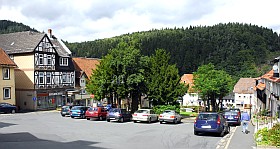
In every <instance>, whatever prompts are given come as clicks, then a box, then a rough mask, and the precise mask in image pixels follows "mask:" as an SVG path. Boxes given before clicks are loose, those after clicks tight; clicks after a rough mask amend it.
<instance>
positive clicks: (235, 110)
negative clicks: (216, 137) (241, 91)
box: [229, 109, 239, 112]
mask: <svg viewBox="0 0 280 149" xmlns="http://www.w3.org/2000/svg"><path fill="white" fill-rule="evenodd" d="M229 111H233V112H239V109H229Z"/></svg>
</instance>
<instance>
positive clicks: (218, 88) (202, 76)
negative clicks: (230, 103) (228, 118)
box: [193, 63, 233, 111]
mask: <svg viewBox="0 0 280 149" xmlns="http://www.w3.org/2000/svg"><path fill="white" fill-rule="evenodd" d="M193 88H194V89H195V90H196V91H197V92H198V93H199V95H200V97H202V99H203V101H204V103H206V102H207V105H208V107H210V106H209V105H210V102H211V106H212V111H217V110H218V105H219V104H221V100H222V98H223V97H224V96H226V95H227V94H228V93H229V92H230V91H232V88H233V79H232V78H231V76H230V75H229V74H227V73H226V72H225V71H223V70H216V69H215V67H214V65H213V64H211V63H209V64H207V65H202V66H200V67H199V68H198V70H197V72H194V87H193ZM217 99H219V103H218V104H217V103H216V100H217ZM204 105H205V104H204Z"/></svg>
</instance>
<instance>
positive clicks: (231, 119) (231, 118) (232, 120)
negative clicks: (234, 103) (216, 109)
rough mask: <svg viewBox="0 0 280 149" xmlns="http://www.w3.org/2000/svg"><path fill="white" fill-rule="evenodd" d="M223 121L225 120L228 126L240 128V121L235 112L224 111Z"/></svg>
mask: <svg viewBox="0 0 280 149" xmlns="http://www.w3.org/2000/svg"><path fill="white" fill-rule="evenodd" d="M224 116H225V119H226V120H227V122H228V124H229V125H238V126H240V124H241V121H240V116H239V114H238V112H235V111H226V112H225V113H224Z"/></svg>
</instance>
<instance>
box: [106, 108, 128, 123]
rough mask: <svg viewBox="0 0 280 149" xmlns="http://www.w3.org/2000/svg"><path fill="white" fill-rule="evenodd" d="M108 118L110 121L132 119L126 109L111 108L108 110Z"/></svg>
mask: <svg viewBox="0 0 280 149" xmlns="http://www.w3.org/2000/svg"><path fill="white" fill-rule="evenodd" d="M106 120H107V122H110V121H112V120H115V121H119V122H124V121H130V120H131V114H130V112H129V111H127V110H126V109H120V108H111V109H110V110H109V111H108V112H107V116H106Z"/></svg>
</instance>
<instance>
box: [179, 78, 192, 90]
mask: <svg viewBox="0 0 280 149" xmlns="http://www.w3.org/2000/svg"><path fill="white" fill-rule="evenodd" d="M180 83H184V84H186V85H187V84H189V92H192V87H193V85H194V84H193V74H184V75H183V76H182V77H181V80H180Z"/></svg>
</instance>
